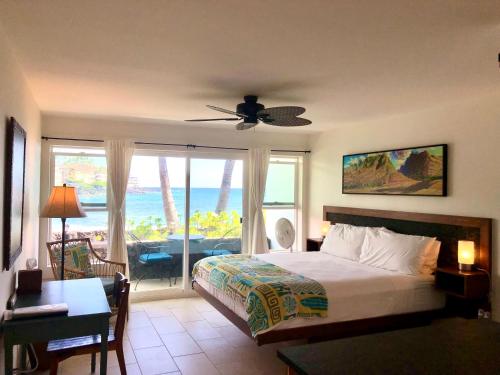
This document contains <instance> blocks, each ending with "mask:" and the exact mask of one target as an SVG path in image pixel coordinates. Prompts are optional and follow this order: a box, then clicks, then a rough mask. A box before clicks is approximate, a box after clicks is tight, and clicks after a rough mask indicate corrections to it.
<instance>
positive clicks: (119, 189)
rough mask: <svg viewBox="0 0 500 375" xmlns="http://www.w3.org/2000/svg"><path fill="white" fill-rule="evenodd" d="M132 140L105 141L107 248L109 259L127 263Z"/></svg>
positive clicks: (132, 153)
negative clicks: (127, 205)
mask: <svg viewBox="0 0 500 375" xmlns="http://www.w3.org/2000/svg"><path fill="white" fill-rule="evenodd" d="M134 148H135V146H134V142H132V141H129V140H109V141H106V142H105V149H106V164H107V167H108V179H107V202H108V228H109V234H108V249H109V251H110V254H111V259H112V260H114V261H117V262H123V263H126V264H127V273H128V261H127V260H128V256H127V240H126V238H125V194H126V193H127V184H128V176H129V173H130V164H131V162H132V156H134Z"/></svg>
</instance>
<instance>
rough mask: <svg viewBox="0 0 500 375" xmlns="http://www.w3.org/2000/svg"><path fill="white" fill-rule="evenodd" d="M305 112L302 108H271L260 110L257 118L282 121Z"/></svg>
mask: <svg viewBox="0 0 500 375" xmlns="http://www.w3.org/2000/svg"><path fill="white" fill-rule="evenodd" d="M305 111H306V109H305V108H303V107H296V106H288V107H271V108H266V109H262V110H260V111H259V112H257V116H259V117H262V118H263V119H264V118H266V117H272V118H274V119H283V118H289V117H297V116H300V115H301V114H303V113H304V112H305Z"/></svg>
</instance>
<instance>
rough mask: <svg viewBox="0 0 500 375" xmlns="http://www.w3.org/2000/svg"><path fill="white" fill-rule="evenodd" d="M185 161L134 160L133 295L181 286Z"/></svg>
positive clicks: (130, 194)
mask: <svg viewBox="0 0 500 375" xmlns="http://www.w3.org/2000/svg"><path fill="white" fill-rule="evenodd" d="M186 163H187V159H186V158H185V157H174V156H167V155H152V156H148V155H136V156H134V158H133V159H132V165H131V169H130V177H129V183H128V188H127V196H126V208H125V210H126V229H127V237H128V238H127V249H128V260H129V267H130V277H131V281H132V291H134V292H136V291H151V290H158V289H165V288H175V287H182V285H183V282H182V277H183V253H184V246H183V243H184V242H183V238H184V225H185V222H186V218H185V214H184V211H185V204H186V177H185V175H186Z"/></svg>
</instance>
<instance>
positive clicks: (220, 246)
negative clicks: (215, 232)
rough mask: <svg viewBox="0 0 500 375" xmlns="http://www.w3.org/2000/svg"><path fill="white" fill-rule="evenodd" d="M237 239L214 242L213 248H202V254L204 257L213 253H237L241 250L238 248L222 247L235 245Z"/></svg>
mask: <svg viewBox="0 0 500 375" xmlns="http://www.w3.org/2000/svg"><path fill="white" fill-rule="evenodd" d="M238 243H239V241H234V242H221V243H218V244H216V245H215V246H214V247H213V249H209V250H203V255H204V256H205V257H211V256H214V255H231V254H238V253H240V252H241V251H240V250H230V249H224V247H228V245H235V244H238Z"/></svg>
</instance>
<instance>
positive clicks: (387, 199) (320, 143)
mask: <svg viewBox="0 0 500 375" xmlns="http://www.w3.org/2000/svg"><path fill="white" fill-rule="evenodd" d="M497 73H498V72H497ZM437 143H447V144H448V145H449V154H448V155H449V164H448V165H449V172H448V177H449V179H448V181H449V183H448V186H449V196H448V197H407V196H377V195H343V194H342V155H345V154H351V153H358V152H365V151H367V152H368V151H377V150H386V149H391V148H400V147H410V146H420V145H428V144H437ZM311 148H312V155H311V161H310V165H311V170H310V173H311V177H310V186H309V187H310V199H309V210H310V220H309V235H310V236H311V235H314V236H316V235H318V234H319V222H320V220H321V216H322V207H323V205H335V206H347V207H362V208H374V209H388V210H399V211H412V212H425V213H439V214H451V215H464V216H479V217H489V218H493V219H494V222H493V293H494V295H493V313H494V317H495V319H496V320H500V257H499V256H498V233H499V229H500V224H499V223H500V222H499V219H500V92H497V93H495V94H491V95H486V96H484V97H478V98H475V99H474V100H468V101H463V102H461V103H455V104H452V105H447V106H441V107H435V108H433V109H429V110H426V111H421V112H415V113H408V114H404V115H399V116H394V117H390V118H384V119H378V120H373V121H366V122H364V123H358V124H352V126H346V127H343V128H342V129H338V130H333V131H330V132H327V133H324V134H321V135H320V136H317V137H314V138H313V139H312V141H311Z"/></svg>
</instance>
